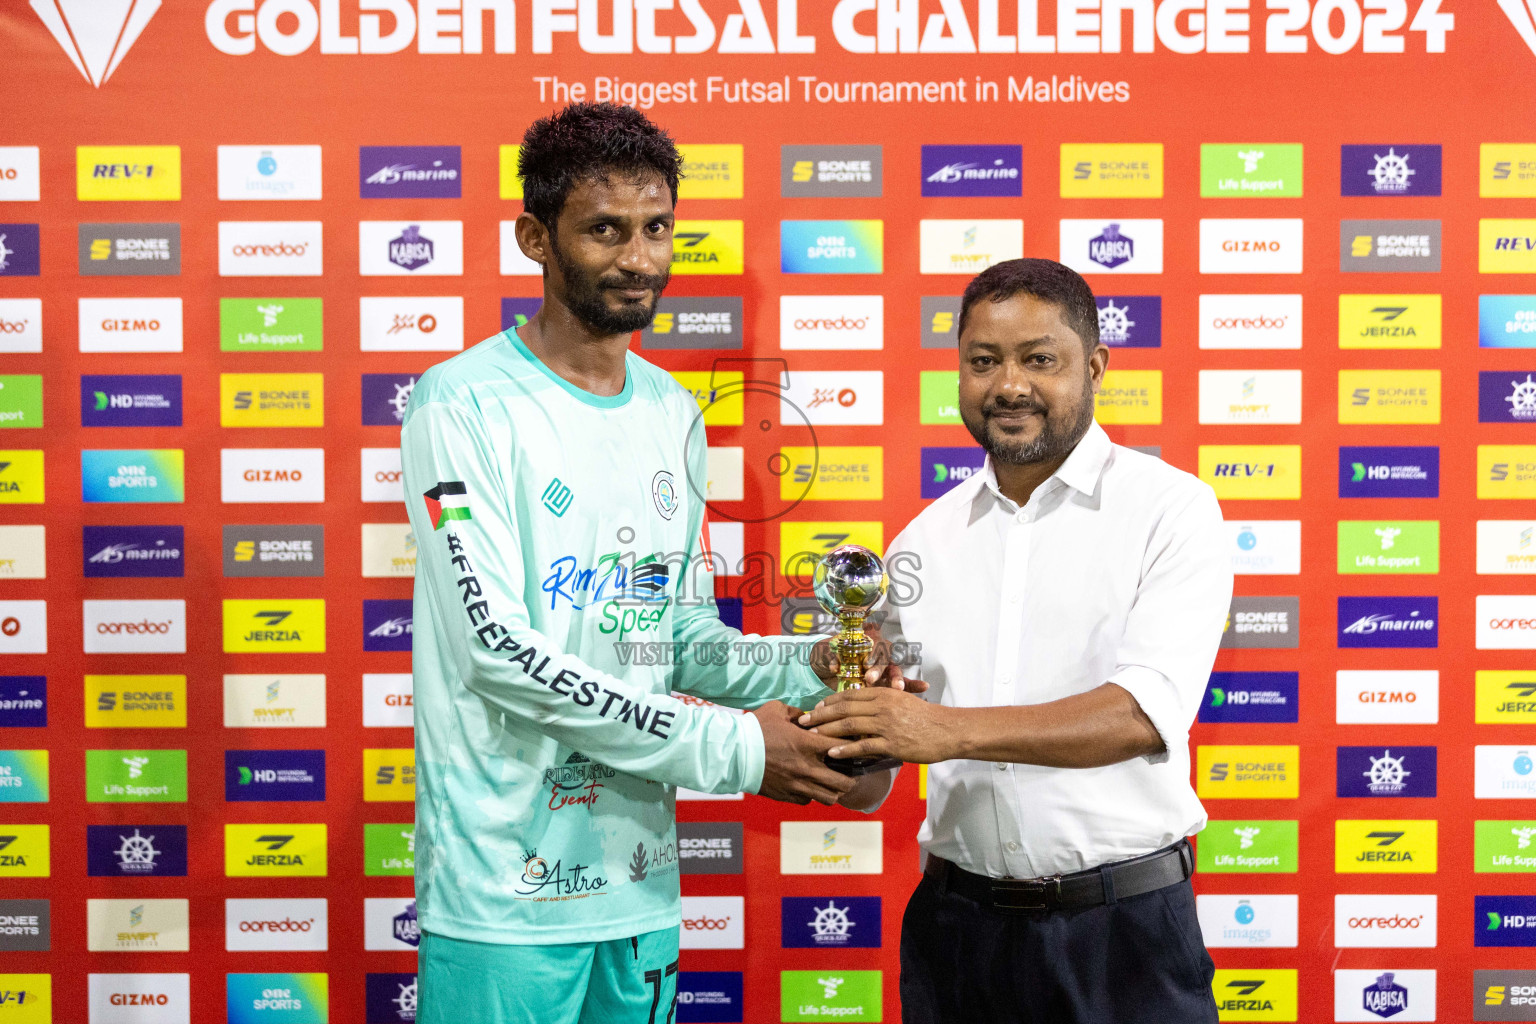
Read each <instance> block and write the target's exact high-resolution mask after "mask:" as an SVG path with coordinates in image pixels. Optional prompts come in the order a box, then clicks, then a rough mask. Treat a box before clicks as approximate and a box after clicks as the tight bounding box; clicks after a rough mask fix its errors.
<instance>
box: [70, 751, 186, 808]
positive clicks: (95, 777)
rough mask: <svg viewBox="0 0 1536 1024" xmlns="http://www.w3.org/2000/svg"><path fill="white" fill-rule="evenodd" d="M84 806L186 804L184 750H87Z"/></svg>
mask: <svg viewBox="0 0 1536 1024" xmlns="http://www.w3.org/2000/svg"><path fill="white" fill-rule="evenodd" d="M85 799H86V802H87V803H96V804H99V803H112V804H123V803H175V804H184V803H186V802H187V752H186V751H185V750H87V751H86V752H85Z"/></svg>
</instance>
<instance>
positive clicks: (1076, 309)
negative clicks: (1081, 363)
mask: <svg viewBox="0 0 1536 1024" xmlns="http://www.w3.org/2000/svg"><path fill="white" fill-rule="evenodd" d="M1019 294H1024V295H1033V296H1034V297H1035V298H1037V299H1039V300H1041V301H1042V302H1049V303H1052V304H1053V305H1055V306H1058V307H1059V308H1060V309H1061V321H1062V323H1064V324H1066V325H1067V326H1068V327H1070V328H1071V329H1072V331H1073V332H1074V333H1075V334H1076V335H1077V336H1078V337H1079V338H1082V339H1083V349H1084V351H1085V352H1088V353H1090V354H1091V353H1092V352H1093V350H1094V349H1095V348H1097V347H1098V344H1099V307H1098V305H1097V304H1096V303H1095V302H1094V301H1093V289H1091V288H1089V287H1088V282H1087V281H1084V280H1083V276H1082V275H1081V274H1079V273H1078V272H1077V271H1075V270H1073V269H1072V268H1071V267H1065V266H1062V265H1061V264H1060V263H1057V262H1056V261H1055V260H1041V259H1024V260H1004V261H1003V262H1002V263H994V264H993V265H992V266H990V267H988V268H987V269H986V270H983V271H982V272H981V273H979V274H977V275H976V277H975V279H974V280H972V281H971V283H970V284H968V285H966V286H965V297H964V298H962V299H961V300H960V328H959V330H957V331H956V332H955V337H957V338H958V337H959V336H960V335H961V334H963V333H965V321H966V318H967V317H968V316H970V312H971V307H972V306H974V305H975V304H976V303H978V302H981V301H982V300H983V299H985V300H986V301H988V302H1003V301H1004V300H1007V299H1011V298H1013V297H1014V296H1015V295H1019Z"/></svg>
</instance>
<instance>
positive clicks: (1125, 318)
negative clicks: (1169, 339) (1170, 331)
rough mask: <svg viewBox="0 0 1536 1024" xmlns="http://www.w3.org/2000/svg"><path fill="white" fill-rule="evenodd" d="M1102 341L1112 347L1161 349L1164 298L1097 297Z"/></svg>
mask: <svg viewBox="0 0 1536 1024" xmlns="http://www.w3.org/2000/svg"><path fill="white" fill-rule="evenodd" d="M1094 302H1096V303H1097V304H1098V307H1099V341H1101V342H1102V343H1104V344H1105V345H1108V346H1109V347H1110V348H1160V347H1161V346H1162V344H1163V298H1162V296H1160V295H1096V296H1094Z"/></svg>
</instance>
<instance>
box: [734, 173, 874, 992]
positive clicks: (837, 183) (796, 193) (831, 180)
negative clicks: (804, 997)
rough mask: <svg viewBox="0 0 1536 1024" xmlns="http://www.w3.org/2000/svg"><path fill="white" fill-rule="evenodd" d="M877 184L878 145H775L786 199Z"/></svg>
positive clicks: (856, 192) (870, 193)
mask: <svg viewBox="0 0 1536 1024" xmlns="http://www.w3.org/2000/svg"><path fill="white" fill-rule="evenodd" d="M881 183H882V175H881V155H880V147H879V146H780V147H779V195H781V196H783V197H784V198H786V199H788V198H820V199H842V198H853V197H876V198H878V197H879V196H880V194H881ZM738 1006H739V1003H738Z"/></svg>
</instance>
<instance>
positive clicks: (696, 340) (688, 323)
mask: <svg viewBox="0 0 1536 1024" xmlns="http://www.w3.org/2000/svg"><path fill="white" fill-rule="evenodd" d="M786 298H787V296H786ZM510 301H513V300H510V299H503V300H502V302H503V304H505V303H507V302H510ZM780 301H781V302H782V301H784V300H780ZM505 319H506V317H505V315H504V316H503V320H505ZM781 332H782V328H781ZM742 340H743V325H742V312H741V297H740V296H732V297H726V298H701V297H694V296H688V295H683V296H677V297H675V298H674V297H672V296H668V297H667V298H666V299H665V300H664V302H663V304H662V306H661V307H660V311H659V312H657V314H656V317H655V319H653V320H652V321H651V323H650V324H649V325H648V326H647V327H645V328H643V329H642V330H641V331H640V347H641V348H645V349H700V348H705V349H739V348H741V346H742ZM827 347H832V346H830V345H829V346H827ZM876 347H879V346H878V345H877V346H876Z"/></svg>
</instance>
